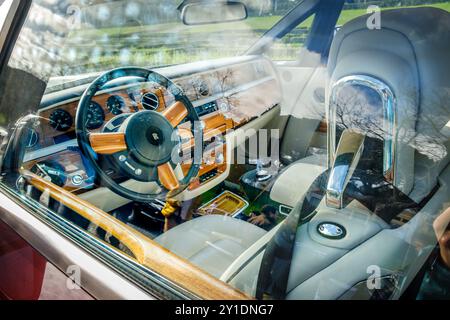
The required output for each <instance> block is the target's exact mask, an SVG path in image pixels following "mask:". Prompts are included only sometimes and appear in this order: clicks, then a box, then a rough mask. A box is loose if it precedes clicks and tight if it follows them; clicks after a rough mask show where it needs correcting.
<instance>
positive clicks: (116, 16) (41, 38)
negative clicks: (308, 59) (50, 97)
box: [16, 0, 301, 91]
mask: <svg viewBox="0 0 450 320" xmlns="http://www.w3.org/2000/svg"><path fill="white" fill-rule="evenodd" d="M180 2H181V1H179V0H171V1H162V2H160V1H154V0H150V1H141V0H139V1H138V0H136V1H113V2H93V3H92V4H83V3H84V2H80V1H70V2H62V3H64V5H60V6H59V8H58V9H55V6H54V5H52V1H48V0H39V1H33V4H32V6H33V8H32V10H31V11H30V16H29V21H30V22H31V23H28V24H27V25H26V26H25V29H26V31H25V30H24V31H23V32H22V34H21V38H20V39H19V44H18V46H17V47H16V51H18V52H19V53H21V54H20V56H21V57H22V58H24V59H20V60H19V61H16V63H17V64H18V65H19V67H21V68H22V69H23V67H26V66H30V65H32V60H35V59H36V58H37V59H39V60H40V61H43V62H47V63H46V64H43V65H42V68H41V70H38V71H37V70H32V71H33V72H34V73H36V72H38V73H39V74H36V75H37V76H38V77H39V78H47V79H48V78H49V77H52V78H53V79H52V81H51V82H50V84H49V86H48V87H47V91H51V87H52V86H53V85H55V84H58V83H60V82H66V81H71V80H74V79H77V78H80V75H84V76H89V73H92V72H94V73H95V72H98V71H99V70H107V69H110V68H117V67H120V66H128V65H135V66H145V67H158V66H165V65H173V64H182V63H186V62H195V61H203V60H209V59H217V58H223V57H233V56H237V55H241V54H243V53H244V52H245V51H246V50H247V49H248V48H249V47H250V46H251V45H252V44H253V43H254V42H255V41H256V40H257V39H258V38H259V37H261V35H262V34H264V33H265V32H266V31H267V30H269V29H270V28H271V27H272V26H273V25H274V24H276V23H277V22H278V21H279V20H280V19H281V17H282V16H283V15H284V14H285V13H286V12H288V11H289V10H291V9H292V8H294V7H295V6H296V5H297V4H298V3H300V2H301V1H300V0H290V1H282V2H280V4H279V5H277V4H276V2H272V1H255V0H247V1H244V3H245V4H246V6H247V12H248V18H247V19H245V20H241V21H235V22H226V23H216V24H207V25H185V24H183V22H182V19H181V18H180V11H179V10H178V9H177V7H178V5H179V4H180ZM36 25H39V28H35V26H36ZM30 51H31V52H30ZM28 53H31V55H30V54H28ZM61 76H63V77H64V78H62V79H61ZM58 77H59V79H58Z"/></svg>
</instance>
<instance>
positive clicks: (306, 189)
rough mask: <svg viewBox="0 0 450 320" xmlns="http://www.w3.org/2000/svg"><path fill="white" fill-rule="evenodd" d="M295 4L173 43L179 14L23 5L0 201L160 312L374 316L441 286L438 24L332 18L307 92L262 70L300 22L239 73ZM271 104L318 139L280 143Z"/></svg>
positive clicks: (6, 81) (2, 108)
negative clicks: (307, 111) (73, 246)
mask: <svg viewBox="0 0 450 320" xmlns="http://www.w3.org/2000/svg"><path fill="white" fill-rule="evenodd" d="M300 3H301V1H297V0H294V1H292V0H286V1H285V0H283V1H282V0H278V1H275V0H274V1H250V0H248V1H245V4H246V5H247V10H248V15H249V17H248V18H247V19H244V20H240V21H235V22H228V23H213V24H208V25H194V26H188V25H185V24H183V22H182V20H181V17H180V11H179V10H178V9H177V6H178V5H179V4H180V1H140V0H136V1H109V2H97V1H93V2H89V3H88V2H84V1H58V0H34V1H33V2H32V5H31V8H30V11H29V14H28V16H27V19H26V21H25V23H24V26H23V28H22V30H21V32H20V34H19V37H18V39H17V42H16V44H15V46H14V50H13V52H12V55H11V58H10V60H9V62H8V65H7V66H5V68H4V69H3V70H2V74H1V75H0V125H1V126H3V127H5V128H7V130H5V132H7V133H6V135H7V136H6V139H4V141H3V143H2V145H1V149H0V151H1V154H2V161H1V175H0V189H1V191H2V192H5V193H7V194H8V195H9V196H11V197H13V198H14V199H15V201H17V202H20V203H21V205H23V206H25V207H27V208H29V209H30V213H31V214H33V215H35V216H36V217H38V218H39V219H41V220H42V221H44V222H46V223H49V224H50V225H52V226H53V227H55V228H56V229H57V230H58V231H59V232H62V233H64V234H66V235H67V236H70V237H71V238H72V239H76V240H77V243H78V244H79V245H81V246H83V247H85V248H86V250H89V252H91V253H92V254H95V255H96V256H97V257H98V258H99V259H100V260H101V261H102V262H105V263H106V264H107V265H108V266H110V267H111V268H115V270H117V271H119V272H121V273H122V274H124V275H125V276H126V277H127V278H130V279H131V280H133V281H135V282H138V283H139V285H140V287H143V288H147V289H148V290H149V291H151V290H156V292H155V294H157V295H158V296H160V297H173V295H176V297H189V298H193V297H202V298H209V299H215V298H218V299H219V298H220V299H223V298H233V299H240V298H249V297H256V298H258V299H264V298H267V299H269V298H272V299H307V298H311V299H316V298H318V299H336V298H355V299H361V298H367V299H370V298H373V299H389V298H399V297H401V296H402V295H403V294H405V292H407V289H408V286H409V284H410V283H411V281H412V280H413V279H414V278H415V276H416V275H417V270H419V269H420V268H421V267H422V266H424V265H426V263H428V262H430V261H428V260H427V259H428V258H429V257H430V259H438V258H439V260H438V261H439V263H441V266H442V267H443V270H444V271H446V270H447V268H448V252H447V251H446V250H444V249H445V246H446V245H447V242H448V241H447V240H448V239H447V234H448V214H446V211H445V209H446V208H448V207H449V206H450V200H449V199H450V192H449V190H448V188H447V182H448V181H447V180H448V177H449V174H450V173H449V172H448V170H449V169H448V164H449V152H448V148H449V138H450V134H449V133H448V131H450V130H449V123H450V121H449V120H450V110H449V109H448V105H449V104H448V100H449V99H450V96H449V93H450V90H449V87H450V78H449V75H450V72H441V71H442V70H445V67H446V66H447V60H448V59H447V56H448V51H450V48H449V47H448V44H447V43H449V41H447V40H448V36H449V34H450V32H449V30H450V22H449V21H450V14H449V13H448V11H447V10H437V9H436V10H435V9H429V8H424V6H426V5H429V3H428V2H426V1H411V2H407V3H405V4H403V5H402V4H400V5H399V4H398V3H394V2H391V1H383V2H381V1H380V2H370V4H369V3H366V2H362V1H352V2H351V3H346V4H345V6H344V10H343V11H342V12H341V13H340V18H339V21H338V25H337V26H336V34H335V37H334V40H333V41H334V42H333V44H332V46H333V48H332V49H331V50H330V57H329V62H328V65H327V66H323V67H322V68H321V70H318V72H322V71H323V72H324V74H326V75H323V74H317V73H318V72H316V71H317V70H315V69H314V68H310V67H307V66H306V67H304V68H303V67H302V68H297V69H298V71H299V73H300V72H301V73H302V74H301V75H300V74H299V75H297V74H296V75H293V74H291V73H289V70H287V71H288V72H283V71H282V72H278V71H279V70H278V69H277V68H278V66H277V65H276V64H274V63H272V62H273V61H276V60H291V59H296V58H297V57H298V54H299V50H300V49H304V41H305V37H306V36H307V35H308V36H312V37H314V36H315V35H314V34H308V32H309V28H310V25H311V23H312V19H313V18H314V17H313V16H311V17H309V18H308V19H307V20H305V21H304V22H302V23H301V24H300V25H299V26H297V27H295V28H294V29H293V30H291V31H290V32H289V33H287V34H286V36H285V37H283V38H282V39H280V41H279V42H276V43H274V44H273V45H272V46H271V48H270V50H269V51H268V52H266V54H265V55H261V56H246V55H243V53H244V52H246V49H248V48H249V47H251V45H252V44H254V43H255V42H256V41H257V40H258V39H259V38H260V37H262V36H263V35H264V34H265V33H266V32H267V31H268V30H270V28H271V27H272V26H274V25H275V24H276V23H277V22H278V21H280V20H281V19H283V17H284V16H285V15H286V14H287V13H288V12H289V11H290V10H292V8H294V7H295V6H296V5H298V4H300ZM201 5H205V3H203V2H202V3H201ZM368 5H379V6H380V8H381V16H380V17H381V19H380V20H378V17H377V16H376V13H377V12H378V11H377V10H375V9H374V7H371V10H372V13H370V14H369V16H365V17H362V18H361V16H362V15H364V14H366V13H367V8H368ZM430 5H431V6H434V7H437V8H443V9H447V8H448V3H447V2H433V3H432V4H430ZM406 7H417V8H415V9H408V10H404V9H405V8H406ZM392 8H394V9H397V10H389V11H388V10H387V9H392ZM228 9H229V8H228ZM203 10H207V9H206V8H202V12H203ZM330 10H331V9H330ZM373 10H375V11H373ZM371 14H375V15H374V16H371ZM410 14H411V15H412V16H413V18H410V17H409V16H408V15H410ZM324 16H326V15H324ZM329 16H336V15H333V14H330V15H329ZM370 17H372V18H373V19H371V18H370ZM405 17H407V18H405ZM369 18H370V19H369ZM353 19H356V20H354V21H353V22H350V21H352V20H353ZM368 19H369V20H370V21H369V20H368ZM368 21H369V22H370V23H369V22H368ZM380 21H381V22H380ZM349 22H350V23H349ZM378 22H380V23H381V24H380V25H378V24H377V23H378ZM383 24H385V25H383ZM430 25H433V28H431V27H429V26H430ZM384 26H386V27H384ZM397 29H398V30H397ZM392 30H396V31H395V32H393V31H392ZM405 30H411V32H406V34H404V31H405ZM430 30H431V31H432V32H431V31H430ZM339 32H344V33H345V34H346V36H345V37H341V36H338V34H339ZM346 32H348V34H347V33H346ZM399 35H403V36H399ZM321 36H322V35H321ZM436 39H437V40H436ZM385 43H388V44H389V46H385ZM411 43H412V44H413V45H411ZM436 52H437V53H439V54H435V53H436ZM316 54H317V53H316ZM311 57H312V58H313V55H311ZM312 58H311V60H313V59H312ZM416 61H418V63H416ZM312 62H314V61H312ZM325 67H326V68H325ZM280 70H282V69H280ZM285 71H286V70H285ZM303 74H304V76H303ZM280 77H282V78H283V81H280ZM421 77H424V78H421ZM312 79H314V81H312ZM424 79H426V81H424ZM315 81H317V83H316V82H315ZM282 82H284V84H285V86H282ZM319 82H320V83H319ZM322 82H326V84H325V83H322ZM282 93H284V94H285V96H286V94H287V95H288V96H289V95H290V96H291V98H292V99H291V100H292V101H295V100H296V99H297V100H298V107H299V108H309V107H311V106H312V107H317V106H322V108H326V109H325V110H321V112H320V113H319V114H320V115H322V114H326V115H327V116H326V121H324V122H320V121H319V120H317V119H304V118H296V117H295V116H294V115H292V116H291V117H289V119H288V120H287V121H288V125H287V126H286V128H285V126H284V123H285V122H284V119H283V118H282V117H281V115H280V105H281V104H282V103H283V102H284V100H283V99H282ZM314 110H315V109H314ZM298 114H302V113H301V112H299V113H298ZM293 145H294V146H296V147H295V148H292V149H295V150H287V154H289V153H290V154H294V152H295V155H296V157H295V159H296V161H293V158H292V157H291V160H289V161H288V160H286V159H280V158H279V154H280V153H281V151H286V150H282V149H283V148H288V149H289V148H290V147H289V146H293ZM285 146H288V147H285ZM297 147H298V148H297ZM298 150H303V151H302V152H298ZM314 150H316V151H317V150H319V152H315V151H314ZM290 151H292V152H290ZM436 221H437V222H436ZM438 222H439V223H438ZM380 248H382V250H381V249H380ZM368 253H369V254H368ZM342 270H346V272H343V271H342ZM348 270H350V271H351V272H347V271H348ZM443 274H444V275H445V272H444V273H443ZM429 279H437V278H436V277H434V278H433V276H431V275H430V277H429ZM173 284H176V286H174V285H173ZM417 287H420V286H417ZM180 289H181V290H180ZM429 289H430V288H429V287H427V286H424V290H425V291H424V293H423V294H422V297H425V296H427V297H428V296H429ZM416 293H417V292H416Z"/></svg>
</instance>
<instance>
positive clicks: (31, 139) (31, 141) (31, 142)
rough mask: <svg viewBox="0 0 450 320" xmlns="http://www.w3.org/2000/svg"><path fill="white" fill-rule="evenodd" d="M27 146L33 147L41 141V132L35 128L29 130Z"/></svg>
mask: <svg viewBox="0 0 450 320" xmlns="http://www.w3.org/2000/svg"><path fill="white" fill-rule="evenodd" d="M26 141H27V143H26V146H25V147H26V148H33V147H34V146H35V145H36V144H37V142H38V141H39V134H38V133H37V132H36V130H34V129H29V130H28V136H27V140H26Z"/></svg>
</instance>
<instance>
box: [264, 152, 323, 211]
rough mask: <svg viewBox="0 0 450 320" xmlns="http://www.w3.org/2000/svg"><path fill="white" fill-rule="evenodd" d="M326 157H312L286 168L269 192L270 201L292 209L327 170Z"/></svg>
mask: <svg viewBox="0 0 450 320" xmlns="http://www.w3.org/2000/svg"><path fill="white" fill-rule="evenodd" d="M326 161H327V158H326V155H313V156H309V157H305V158H303V159H300V160H299V161H296V162H294V163H293V164H291V165H290V166H288V167H287V168H286V169H285V170H284V171H283V172H282V173H281V174H280V175H279V176H278V177H277V180H276V181H275V183H274V184H273V186H272V189H271V190H270V199H272V200H273V201H276V202H278V203H282V204H285V205H288V206H291V207H294V206H295V205H296V204H297V202H299V201H300V200H301V199H302V196H303V195H304V194H305V193H306V191H308V189H309V187H310V186H311V184H312V183H313V182H314V180H315V179H316V178H317V177H318V176H319V175H320V174H321V173H322V172H324V171H325V170H326V168H327V162H326Z"/></svg>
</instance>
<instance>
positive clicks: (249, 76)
mask: <svg viewBox="0 0 450 320" xmlns="http://www.w3.org/2000/svg"><path fill="white" fill-rule="evenodd" d="M155 71H157V72H159V73H161V74H163V75H165V76H166V77H168V78H170V79H171V80H172V81H173V82H174V83H175V84H176V85H177V86H179V87H180V88H181V89H182V90H183V91H184V93H185V94H186V96H187V97H188V98H189V99H190V101H191V102H192V104H193V106H194V108H195V111H196V112H197V114H198V116H199V117H200V119H201V121H203V124H204V141H205V144H208V143H209V142H211V141H212V140H215V141H216V143H215V145H214V147H213V148H209V149H207V151H205V153H206V154H204V157H203V158H204V163H203V164H202V165H201V167H200V171H199V174H198V177H197V179H196V180H195V181H194V182H192V183H191V185H190V186H189V189H191V190H193V189H196V188H199V187H200V186H201V185H204V184H206V183H207V182H208V181H210V180H212V179H215V178H216V177H217V176H220V175H221V174H223V173H224V172H225V171H226V169H227V166H228V165H229V164H228V163H227V162H228V160H229V159H227V156H226V150H227V145H226V142H225V139H222V140H220V139H219V141H220V143H219V144H217V141H218V139H216V138H217V136H218V134H219V135H220V134H222V135H225V134H226V132H228V131H229V130H231V129H236V128H239V127H241V126H243V125H245V124H248V123H250V122H251V121H252V120H253V119H255V118H258V117H260V116H261V115H262V114H264V113H265V112H268V111H269V110H271V109H272V108H274V107H275V106H277V105H278V104H279V103H280V99H281V93H280V90H279V87H278V82H277V79H276V75H275V71H274V69H273V67H272V64H271V63H270V62H269V61H268V60H266V59H264V58H261V57H242V58H234V59H222V60H216V61H208V62H200V63H191V64H186V65H178V66H170V67H164V68H159V69H155ZM86 87H87V85H81V86H77V87H73V88H68V89H62V90H59V91H57V92H54V93H50V94H47V95H45V96H44V99H43V100H42V102H41V107H40V109H39V111H38V116H39V117H40V121H39V125H38V126H37V127H35V128H34V129H33V132H32V134H31V135H30V139H29V143H28V145H27V151H26V155H25V161H24V164H23V165H24V167H25V168H28V169H32V168H33V167H36V166H38V167H39V168H44V169H46V168H47V167H48V168H51V169H53V172H58V171H61V172H64V177H60V179H59V180H60V181H59V185H60V186H62V187H64V188H65V189H68V190H70V191H72V192H77V193H82V192H86V191H88V190H89V189H91V188H95V186H96V185H95V183H96V182H95V177H94V176H93V175H94V173H93V170H92V169H90V168H89V164H88V163H86V161H84V159H83V156H82V155H81V153H80V151H79V149H78V147H77V141H76V137H75V127H74V122H75V114H76V110H77V106H78V102H79V99H80V97H81V94H82V93H83V91H84V90H85V88H86ZM173 102H174V100H173V97H172V96H171V95H170V94H169V93H168V92H166V91H165V90H164V89H163V88H161V87H158V85H156V84H154V83H151V82H142V81H141V82H138V81H136V79H125V80H122V81H121V82H117V83H113V82H111V84H109V85H108V87H106V88H104V89H103V88H102V90H101V91H99V92H98V93H97V95H96V96H95V97H94V98H93V99H92V103H91V105H90V106H89V110H88V114H87V118H88V122H87V123H86V127H87V128H88V129H89V130H90V131H93V132H95V131H102V130H106V129H107V127H108V126H110V125H112V123H111V121H114V120H112V119H116V118H117V117H118V116H119V115H121V114H124V115H126V114H129V113H133V112H138V111H141V110H156V111H162V110H164V109H165V108H166V106H170V105H171V104H172V103H173ZM183 126H186V127H189V124H187V123H186V124H185V123H182V124H181V125H180V128H183ZM191 138H192V137H189V136H187V137H186V139H191ZM189 166H190V163H189V162H188V161H186V162H184V163H182V165H181V169H182V171H183V172H184V173H186V172H187V171H188V170H189Z"/></svg>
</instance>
